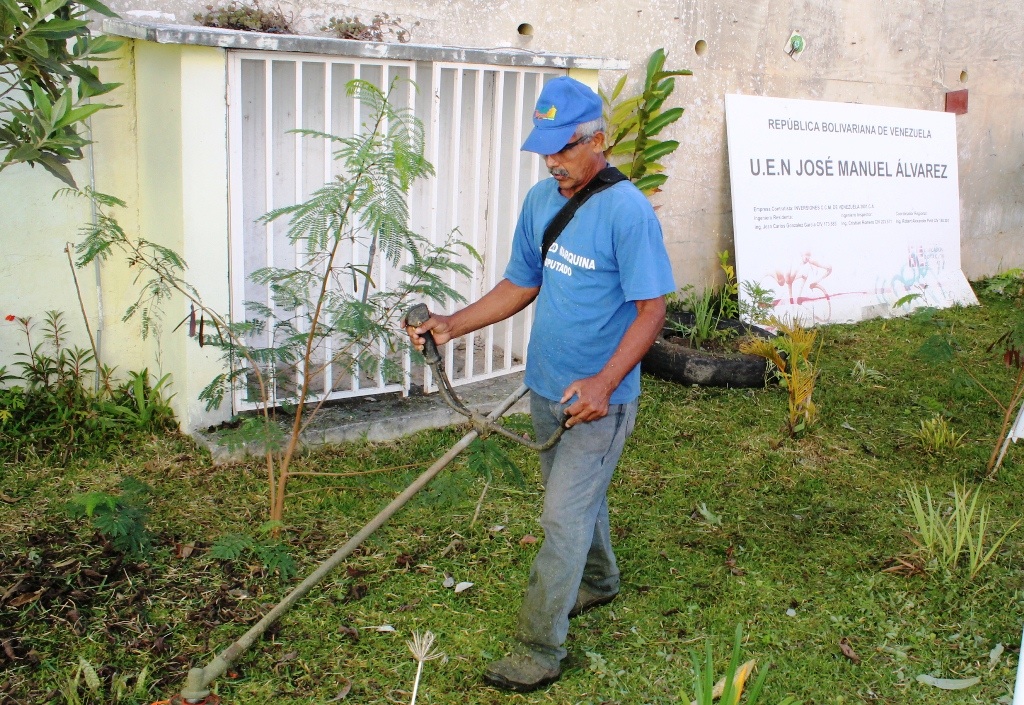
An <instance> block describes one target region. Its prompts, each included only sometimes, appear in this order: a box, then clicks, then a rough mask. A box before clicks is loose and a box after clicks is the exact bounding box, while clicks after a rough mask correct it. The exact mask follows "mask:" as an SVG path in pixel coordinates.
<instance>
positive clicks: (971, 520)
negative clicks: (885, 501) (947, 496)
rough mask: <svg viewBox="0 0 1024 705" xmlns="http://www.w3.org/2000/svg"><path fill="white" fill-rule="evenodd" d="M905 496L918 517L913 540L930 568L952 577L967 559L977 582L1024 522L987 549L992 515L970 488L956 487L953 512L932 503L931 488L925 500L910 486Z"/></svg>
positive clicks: (969, 571)
mask: <svg viewBox="0 0 1024 705" xmlns="http://www.w3.org/2000/svg"><path fill="white" fill-rule="evenodd" d="M905 494H906V496H907V502H908V504H909V505H910V509H911V512H912V513H913V517H914V525H913V526H912V527H911V540H912V541H913V542H914V545H915V546H916V547H917V551H918V553H919V554H920V557H921V558H922V560H923V561H924V562H925V563H926V565H934V566H936V567H938V568H941V569H942V570H944V571H946V572H947V573H952V572H953V571H955V570H956V569H957V567H958V566H959V565H960V562H961V560H962V559H963V558H964V556H965V555H966V557H967V566H968V576H969V579H974V578H975V577H976V576H977V575H978V573H979V572H981V570H982V568H984V567H985V565H987V564H988V563H990V562H991V561H992V560H994V558H995V556H996V551H998V550H999V547H1000V546H1001V545H1002V543H1003V541H1005V540H1006V537H1007V536H1009V535H1010V532H1012V531H1013V530H1014V529H1016V528H1017V527H1018V526H1019V525H1020V523H1021V521H1022V520H1020V519H1018V520H1017V521H1016V522H1014V523H1013V525H1012V526H1011V527H1010V528H1009V529H1007V530H1006V532H1004V533H1003V535H1002V536H1000V537H999V539H997V540H996V541H995V542H994V543H992V544H991V545H990V546H988V547H987V548H986V543H987V542H988V541H989V540H990V537H989V536H987V534H988V531H989V522H990V516H991V512H990V510H989V508H988V507H987V506H986V505H981V506H979V504H978V500H979V497H980V494H979V493H977V492H975V491H973V490H969V489H967V487H966V485H965V486H963V487H961V486H960V485H954V486H953V504H952V507H951V509H950V510H949V511H947V510H946V509H945V508H944V507H943V506H942V505H941V504H939V503H938V502H937V501H934V500H933V499H932V494H931V490H929V489H928V486H927V485H926V486H925V488H924V496H923V497H922V495H921V492H920V490H918V489H917V488H916V487H914V486H908V487H907V488H906V490H905Z"/></svg>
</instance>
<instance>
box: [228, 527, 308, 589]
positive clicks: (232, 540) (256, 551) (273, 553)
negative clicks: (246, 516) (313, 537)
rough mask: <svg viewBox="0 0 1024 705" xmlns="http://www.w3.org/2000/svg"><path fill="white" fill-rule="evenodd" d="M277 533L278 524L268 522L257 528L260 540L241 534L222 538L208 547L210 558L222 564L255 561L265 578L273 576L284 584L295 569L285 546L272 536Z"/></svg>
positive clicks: (296, 568) (289, 552) (293, 560)
mask: <svg viewBox="0 0 1024 705" xmlns="http://www.w3.org/2000/svg"><path fill="white" fill-rule="evenodd" d="M279 529H280V524H279V523H278V522H275V521H268V522H265V523H264V524H263V525H262V526H261V527H260V528H259V534H260V538H254V537H252V536H250V535H249V534H243V533H230V534H225V535H224V536H221V537H220V538H219V539H217V541H216V542H215V543H214V544H213V546H211V547H210V557H211V558H218V559H220V560H224V561H234V560H237V559H238V558H241V557H243V556H246V557H250V558H255V559H256V560H257V561H259V562H260V564H261V565H262V566H263V569H264V570H265V571H266V572H267V574H269V575H272V574H274V573H277V574H278V576H280V578H281V579H282V580H288V579H289V578H291V577H292V576H293V575H295V573H296V571H297V570H298V566H297V565H296V564H295V559H294V558H292V554H291V550H290V549H289V548H288V545H287V544H285V543H284V542H283V541H281V540H280V539H279V538H276V537H275V536H274V535H273V534H276V533H277V531H278V530H279Z"/></svg>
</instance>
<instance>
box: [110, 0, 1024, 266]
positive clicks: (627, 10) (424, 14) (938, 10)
mask: <svg viewBox="0 0 1024 705" xmlns="http://www.w3.org/2000/svg"><path fill="white" fill-rule="evenodd" d="M207 2H208V0H191V1H188V2H185V1H182V0H121V1H117V0H115V2H113V3H112V6H113V7H115V8H116V9H118V10H120V11H132V10H134V11H140V10H141V11H152V12H162V13H168V14H172V15H174V17H175V18H176V20H177V21H179V22H192V21H193V20H192V16H193V14H194V13H196V12H200V11H204V10H205V5H206V4H207ZM280 7H281V8H282V9H283V10H284V12H285V14H286V15H290V16H291V17H292V18H293V24H294V25H295V27H296V28H297V29H298V30H299V31H301V32H309V33H316V32H317V31H318V30H319V28H320V27H322V26H323V25H325V24H326V23H327V21H328V20H329V18H330V17H332V16H346V15H358V16H359V17H360V18H361V19H362V20H363V21H364V22H367V21H369V20H370V19H371V18H372V17H373V16H374V15H375V14H377V13H378V12H387V13H388V14H389V15H390V16H391V17H392V18H397V17H400V18H401V19H402V24H403V25H405V26H406V27H411V30H412V37H413V41H414V42H416V43H428V44H444V45H461V46H470V47H488V48H489V47H517V48H522V49H524V50H527V51H546V52H558V53H568V54H585V55H600V56H605V57H609V58H617V59H625V60H628V61H629V63H630V66H631V69H630V75H631V77H637V76H639V75H640V74H641V73H642V70H643V65H644V62H645V59H646V58H647V56H648V55H649V54H650V52H651V51H652V50H653V49H655V48H657V47H665V48H666V49H667V50H668V51H669V65H670V67H673V68H690V69H692V70H693V71H694V76H693V77H691V78H683V79H679V80H678V82H677V86H678V87H677V90H676V96H675V99H676V100H677V101H678V104H681V105H683V106H685V107H686V108H687V112H686V115H685V116H684V117H683V119H682V120H681V121H680V122H679V123H677V124H676V125H675V126H674V129H673V130H672V131H671V132H666V133H665V134H666V136H668V137H673V138H676V139H679V140H681V141H682V143H683V146H682V148H681V149H680V150H679V151H678V152H677V154H676V155H674V156H673V157H672V158H671V159H670V160H669V161H668V173H669V175H670V180H669V182H668V184H667V185H666V188H665V190H664V193H662V194H661V195H660V196H659V197H658V201H659V202H660V204H661V209H660V215H661V217H662V220H663V223H664V225H665V230H666V233H667V237H668V242H669V247H670V251H671V254H672V258H673V264H674V267H675V271H676V276H677V279H678V280H679V281H680V282H681V283H686V282H689V283H694V284H701V283H703V282H705V281H707V280H708V279H709V278H711V277H715V276H716V275H717V272H716V265H715V257H714V253H715V252H716V251H717V250H721V249H724V248H727V247H730V246H731V243H732V235H731V233H732V220H731V212H730V208H731V207H730V198H729V186H728V171H727V162H726V150H725V117H724V96H725V94H726V93H732V92H737V93H745V94H754V95H771V96H779V97H786V98H807V99H819V100H831V101H852V102H860V103H869V104H877V105H889V106H896V107H905V108H917V109H924V110H942V109H943V107H944V97H945V93H946V92H947V91H950V90H958V89H961V88H967V89H968V90H969V91H970V94H969V111H968V113H967V114H966V115H962V116H960V117H958V118H957V129H958V133H959V142H960V187H961V218H962V243H963V248H962V250H963V252H962V259H963V266H964V270H965V272H966V274H967V276H968V277H970V278H972V279H973V278H978V277H981V276H984V275H988V274H993V273H996V272H997V271H999V270H1002V269H1006V268H1008V267H1012V266H1020V265H1021V264H1024V244H1022V242H1024V239H1022V238H1021V237H1020V235H1021V231H1022V229H1024V183H1022V182H1024V180H1022V176H1024V173H1022V172H1024V124H1022V121H1021V120H1019V119H1014V118H1013V117H1012V116H1021V115H1022V114H1024V90H1022V88H1024V85H1022V84H1024V78H1022V77H1024V34H1022V33H1021V28H1022V27H1024V5H1021V4H1020V3H1006V2H1002V0H946V1H945V2H941V3H937V2H934V0H885V1H884V2H883V1H882V0H817V1H814V0H796V1H793V0H785V1H782V0H715V1H714V2H712V0H673V1H672V2H668V1H667V0H653V1H650V0H649V1H638V0H617V1H612V0H605V1H604V2H562V3H549V2H544V1H541V0H447V1H442V2H437V1H427V0H383V1H381V2H364V3H361V4H342V3H336V2H324V1H323V0H319V1H318V2H310V1H309V0H306V1H293V2H282V3H280ZM415 22H418V23H419V24H418V25H417V26H412V25H413V23H415ZM522 24H529V25H530V26H531V27H532V35H530V36H524V35H521V34H519V31H518V30H519V27H520V25H522ZM792 30H799V31H800V32H801V33H802V34H803V36H804V37H805V38H806V40H807V50H806V51H805V52H804V53H803V55H802V57H801V58H800V60H799V61H794V60H792V59H791V58H789V57H788V56H786V55H785V53H784V52H783V47H784V46H785V44H786V41H787V39H788V38H789V35H790V32H791V31H792ZM701 41H703V42H704V45H702V47H706V49H702V51H701V53H699V54H698V53H697V51H696V47H697V45H698V42H701ZM617 78H618V76H617V75H615V74H614V73H606V74H605V75H604V76H603V77H602V82H603V84H604V85H605V86H609V85H611V83H612V82H614V80H615V79H617Z"/></svg>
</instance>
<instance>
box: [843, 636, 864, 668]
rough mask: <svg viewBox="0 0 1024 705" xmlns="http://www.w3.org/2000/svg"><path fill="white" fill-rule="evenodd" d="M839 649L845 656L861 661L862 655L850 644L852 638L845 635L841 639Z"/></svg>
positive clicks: (855, 661) (856, 661) (854, 660)
mask: <svg viewBox="0 0 1024 705" xmlns="http://www.w3.org/2000/svg"><path fill="white" fill-rule="evenodd" d="M839 650H840V651H842V652H843V656H845V657H846V658H848V659H850V660H851V661H853V662H854V663H857V664H859V663H860V656H858V655H857V652H856V651H854V650H853V647H852V646H850V640H849V639H847V638H846V637H845V636H844V637H843V638H842V639H840V640H839Z"/></svg>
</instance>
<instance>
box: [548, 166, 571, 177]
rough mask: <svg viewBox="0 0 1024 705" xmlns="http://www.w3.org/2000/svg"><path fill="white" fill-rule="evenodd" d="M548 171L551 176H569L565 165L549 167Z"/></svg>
mask: <svg viewBox="0 0 1024 705" xmlns="http://www.w3.org/2000/svg"><path fill="white" fill-rule="evenodd" d="M548 173H549V174H551V175H552V176H566V177H567V176H569V172H568V170H567V169H565V167H561V166H553V167H551V168H550V169H548Z"/></svg>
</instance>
